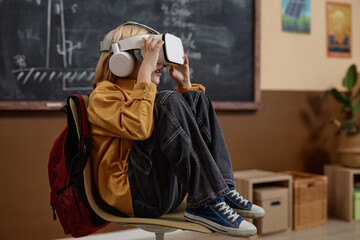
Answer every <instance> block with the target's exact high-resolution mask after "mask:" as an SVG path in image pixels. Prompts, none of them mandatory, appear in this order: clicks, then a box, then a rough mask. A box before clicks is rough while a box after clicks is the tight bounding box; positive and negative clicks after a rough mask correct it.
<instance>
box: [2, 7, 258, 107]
mask: <svg viewBox="0 0 360 240" xmlns="http://www.w3.org/2000/svg"><path fill="white" fill-rule="evenodd" d="M253 11H254V22H253V27H254V36H253V41H254V42H253V43H254V49H253V56H254V58H253V91H254V92H253V94H254V99H253V101H249V102H243V101H234V102H228V101H213V105H214V108H215V110H258V109H261V91H260V0H254V9H253ZM65 104H66V102H54V101H0V110H14V111H17V110H39V111H58V110H60V109H61V108H62V107H63V106H64V105H65Z"/></svg>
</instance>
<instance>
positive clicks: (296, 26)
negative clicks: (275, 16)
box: [281, 0, 311, 34]
mask: <svg viewBox="0 0 360 240" xmlns="http://www.w3.org/2000/svg"><path fill="white" fill-rule="evenodd" d="M281 8H282V30H283V32H293V33H308V34H309V33H310V23H311V11H310V10H311V1H310V0H282V6H281Z"/></svg>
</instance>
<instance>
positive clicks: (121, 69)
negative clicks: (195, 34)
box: [100, 22, 184, 77]
mask: <svg viewBox="0 0 360 240" xmlns="http://www.w3.org/2000/svg"><path fill="white" fill-rule="evenodd" d="M123 25H135V26H140V27H143V28H145V29H147V30H148V31H149V32H151V33H152V34H154V35H155V36H154V38H160V39H162V40H163V41H164V44H163V46H162V48H161V49H160V52H159V59H158V63H161V64H164V65H182V64H184V48H183V45H182V42H181V39H180V38H178V37H176V36H174V35H172V34H169V33H165V34H160V33H159V32H158V31H156V30H154V29H152V28H150V27H148V26H146V25H143V24H140V23H136V22H126V23H125V24H123ZM115 30H116V29H114V30H112V31H111V32H109V34H108V35H107V37H106V39H105V40H104V41H101V43H100V50H101V51H102V52H104V51H106V52H113V53H114V54H113V55H112V56H111V58H110V60H109V68H110V70H111V72H112V73H113V74H114V75H116V76H118V77H126V76H128V75H130V74H131V73H132V71H133V70H134V67H135V60H134V58H133V56H132V55H131V54H130V52H129V51H130V50H133V52H134V55H135V57H136V59H137V60H138V61H139V62H142V60H143V59H144V57H143V54H142V51H141V44H142V43H141V40H142V38H146V39H147V38H148V37H149V36H150V35H139V36H134V37H131V38H126V39H123V40H120V41H118V42H113V41H112V39H113V37H114V33H115Z"/></svg>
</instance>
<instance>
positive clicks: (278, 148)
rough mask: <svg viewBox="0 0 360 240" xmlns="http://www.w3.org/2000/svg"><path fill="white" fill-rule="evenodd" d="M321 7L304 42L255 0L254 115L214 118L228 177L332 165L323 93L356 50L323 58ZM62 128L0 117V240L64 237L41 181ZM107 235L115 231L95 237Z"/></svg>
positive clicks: (17, 115) (333, 111) (275, 11)
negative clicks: (257, 75)
mask: <svg viewBox="0 0 360 240" xmlns="http://www.w3.org/2000/svg"><path fill="white" fill-rule="evenodd" d="M325 2H326V1H322V0H316V1H315V0H313V1H312V12H311V14H312V28H311V31H312V33H311V35H308V36H305V35H297V34H289V33H282V32H281V30H279V29H281V25H280V24H281V22H280V19H281V16H280V11H281V0H266V1H265V0H262V1H261V3H262V7H261V11H262V13H261V26H262V27H261V34H262V38H261V66H260V68H261V97H262V100H261V102H262V109H260V110H258V111H230V112H225V111H218V112H217V113H218V118H219V122H220V124H221V127H222V130H223V133H224V137H225V140H226V142H227V145H228V150H229V153H230V156H231V159H232V164H233V168H234V170H242V169H251V168H257V169H264V170H271V171H281V170H288V169H294V170H301V171H310V172H318V173H320V172H321V171H322V166H323V164H325V163H330V162H336V155H335V150H336V145H337V141H338V139H337V137H336V136H335V131H336V129H335V128H334V126H332V125H331V124H329V121H330V119H331V118H332V117H333V116H341V106H340V105H339V104H337V103H336V102H335V101H334V100H333V99H332V98H331V96H329V95H328V94H327V93H326V92H325V90H326V89H327V87H328V86H330V85H336V84H338V81H340V79H342V77H343V75H344V73H345V71H346V68H347V67H348V65H349V64H350V63H352V62H356V63H357V64H358V63H359V55H358V54H359V53H358V52H359V49H358V46H356V45H355V44H354V49H353V50H354V56H353V58H352V59H327V58H326V57H325V54H326V52H325V46H324V44H325V37H324V34H325V32H324V29H325V25H324V24H325V22H324V19H323V18H324V17H325V13H324V12H325V6H324V4H325ZM337 2H351V3H352V5H353V9H352V12H353V32H354V39H353V42H354V43H359V42H360V41H359V31H360V27H359V19H358V17H359V16H355V13H359V12H360V4H359V2H358V1H357V0H353V1H345V0H344V1H337ZM355 20H356V21H355ZM322 43H324V44H322ZM309 46H314V47H315V49H313V50H311V51H310V50H307V49H308V47H309ZM304 49H306V50H304ZM65 123H66V117H65V114H64V113H62V112H43V111H22V112H16V111H14V112H6V111H2V112H0V143H1V144H0V153H1V156H2V157H1V161H2V167H1V168H0V189H2V191H3V193H2V194H1V197H0V211H1V214H0V239H24V238H26V239H54V238H60V237H65V235H64V233H63V231H62V228H61V226H60V223H59V221H58V220H57V221H53V220H52V210H51V207H50V205H49V186H48V179H47V162H48V154H49V151H50V149H51V146H52V143H53V141H54V139H55V138H56V137H57V135H58V134H59V132H60V131H61V130H62V129H63V128H64V126H65ZM114 229H120V227H119V226H117V225H116V224H111V225H109V226H108V227H106V228H105V229H104V230H103V231H112V230H114Z"/></svg>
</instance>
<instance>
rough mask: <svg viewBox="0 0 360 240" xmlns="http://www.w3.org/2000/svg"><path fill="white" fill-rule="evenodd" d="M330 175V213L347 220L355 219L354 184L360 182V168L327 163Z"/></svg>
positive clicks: (327, 173) (326, 168) (326, 167)
mask: <svg viewBox="0 0 360 240" xmlns="http://www.w3.org/2000/svg"><path fill="white" fill-rule="evenodd" d="M324 171H325V174H326V175H327V176H328V179H329V183H328V204H329V208H328V209H329V215H331V216H334V217H336V218H340V219H343V220H346V221H349V222H351V221H353V220H354V185H355V182H360V168H345V167H342V166H338V165H325V167H324Z"/></svg>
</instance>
